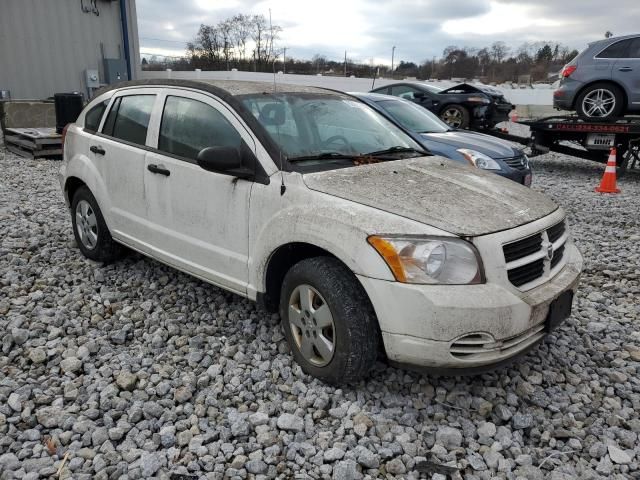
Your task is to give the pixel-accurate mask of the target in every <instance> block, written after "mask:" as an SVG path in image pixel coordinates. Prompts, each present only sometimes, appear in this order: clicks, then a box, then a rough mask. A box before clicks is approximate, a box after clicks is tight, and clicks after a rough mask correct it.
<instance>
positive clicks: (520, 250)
mask: <svg viewBox="0 0 640 480" xmlns="http://www.w3.org/2000/svg"><path fill="white" fill-rule="evenodd" d="M540 245H542V234H541V233H538V234H536V235H532V236H530V237H527V238H523V239H522V240H518V241H517V242H513V243H507V244H506V245H504V246H503V247H502V249H503V251H504V259H505V261H506V262H507V263H508V262H513V261H515V260H518V259H519V258H522V257H526V256H527V255H531V254H532V253H535V252H539V251H540Z"/></svg>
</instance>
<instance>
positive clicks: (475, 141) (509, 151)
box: [420, 130, 522, 158]
mask: <svg viewBox="0 0 640 480" xmlns="http://www.w3.org/2000/svg"><path fill="white" fill-rule="evenodd" d="M420 136H421V137H423V138H425V139H427V140H429V141H432V142H438V143H444V144H446V145H450V146H452V147H455V148H468V149H469V150H475V151H477V152H480V153H484V154H485V155H488V156H489V157H491V158H513V157H514V156H517V155H521V154H522V151H520V150H518V149H516V148H514V147H513V145H511V144H509V143H508V142H506V141H505V140H501V139H499V138H495V137H492V136H490V135H485V134H483V133H474V132H466V131H462V130H457V131H452V132H443V133H421V134H420Z"/></svg>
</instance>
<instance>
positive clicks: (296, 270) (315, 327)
mask: <svg viewBox="0 0 640 480" xmlns="http://www.w3.org/2000/svg"><path fill="white" fill-rule="evenodd" d="M308 292H310V293H311V297H307V298H310V302H309V303H307V306H308V305H309V304H310V305H311V308H309V309H308V310H307V314H308V315H307V316H306V317H305V314H304V310H305V308H304V305H303V300H302V297H303V294H305V293H308ZM295 312H300V313H301V314H300V315H299V316H297V315H295ZM327 312H328V313H329V318H330V320H331V322H332V325H331V326H327V324H328V323H329V322H328V321H327ZM280 318H281V319H282V326H283V330H284V334H285V336H286V338H287V341H288V342H289V346H290V347H291V351H292V353H293V357H294V359H295V361H296V362H297V363H298V364H299V365H300V366H301V367H302V370H303V371H304V372H305V373H307V374H309V375H312V376H314V377H316V378H319V379H321V380H323V381H325V382H328V383H332V384H339V383H345V382H346V383H350V382H356V381H358V380H361V379H362V378H364V377H365V376H366V375H367V373H368V372H369V370H370V369H371V367H372V366H373V365H374V364H375V362H376V359H377V356H378V353H379V345H380V331H379V327H378V320H377V318H376V316H375V313H374V311H373V307H372V305H371V302H370V301H369V298H368V296H367V294H366V292H365V291H364V288H363V287H362V285H360V283H359V282H358V280H357V279H356V278H355V276H354V275H353V273H352V272H351V271H350V270H349V269H348V268H347V267H346V266H345V265H344V264H342V263H341V262H340V261H339V260H337V259H335V258H332V257H315V258H309V259H306V260H302V261H300V262H299V263H297V264H295V265H294V266H293V267H291V269H290V270H289V271H288V272H287V274H286V275H285V278H284V281H283V285H282V292H281V295H280ZM323 326H324V328H322V327H323ZM303 328H304V330H303ZM305 332H306V334H305ZM305 337H306V338H308V339H309V340H307V341H306V342H304V339H305ZM327 341H329V343H331V342H332V343H333V350H332V354H331V355H329V354H328V353H327V352H328V351H329V349H328V348H326V345H328V343H327ZM303 342H304V343H303ZM309 342H311V344H312V348H311V350H309V349H308V348H305V345H307V346H308V345H309ZM316 345H318V346H322V345H325V348H321V349H319V348H318V347H317V346H316ZM303 352H304V353H303Z"/></svg>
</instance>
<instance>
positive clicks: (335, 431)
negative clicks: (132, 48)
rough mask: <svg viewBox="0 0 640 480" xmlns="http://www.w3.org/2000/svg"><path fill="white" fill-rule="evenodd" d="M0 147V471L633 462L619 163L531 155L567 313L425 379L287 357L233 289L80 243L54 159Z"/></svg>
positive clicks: (629, 298)
mask: <svg viewBox="0 0 640 480" xmlns="http://www.w3.org/2000/svg"><path fill="white" fill-rule="evenodd" d="M0 166H1V168H0V242H1V243H0V331H2V332H4V334H3V337H2V347H1V353H0V399H7V402H0V452H3V454H0V472H1V473H0V478H2V479H5V478H7V479H8V478H22V477H23V476H24V475H25V474H28V475H29V476H25V477H24V478H37V477H38V476H40V477H41V478H44V477H49V476H53V475H55V474H56V472H58V470H59V468H60V466H61V464H62V463H63V458H64V459H65V460H64V465H63V467H62V468H61V469H60V478H76V479H83V478H85V479H89V478H146V477H150V476H153V475H159V476H160V477H162V478H169V475H170V474H171V473H181V474H190V475H194V477H193V478H201V477H204V478H222V476H223V475H226V476H228V477H234V476H238V477H240V478H247V477H248V475H250V474H255V475H257V476H259V475H264V476H265V477H264V478H275V477H277V476H283V477H292V476H293V475H294V473H295V474H300V475H301V478H307V477H310V478H331V477H332V476H333V478H341V479H342V478H344V479H347V478H362V477H366V478H379V477H385V476H387V477H388V478H392V477H396V476H397V477H403V476H406V477H407V478H419V477H420V475H422V477H420V478H431V475H432V473H433V472H435V471H436V470H435V469H436V468H437V467H434V466H433V465H434V464H447V465H449V466H452V467H455V470H456V472H459V473H456V472H453V473H452V474H451V476H450V478H460V476H459V475H461V476H462V477H463V478H469V479H473V478H487V479H488V478H526V479H542V478H552V479H554V480H560V479H574V478H581V479H589V478H611V479H616V478H620V479H622V478H640V470H639V468H638V465H639V461H640V442H639V441H638V434H639V433H640V414H639V412H640V380H639V377H638V374H639V373H640V331H639V330H638V321H639V317H640V303H639V302H638V296H639V294H640V253H639V249H638V245H639V243H640V225H639V223H640V222H639V218H638V211H640V182H639V178H638V175H637V174H634V173H631V174H629V175H628V176H627V177H626V178H624V179H623V180H622V181H621V182H620V187H621V189H622V194H620V195H614V196H603V195H600V194H596V193H595V192H594V187H595V186H596V185H597V184H598V182H599V180H600V177H601V175H602V171H603V170H604V166H603V165H600V164H596V163H591V162H588V161H584V160H576V159H572V158H570V157H566V156H563V155H559V154H549V155H546V156H542V157H538V158H536V159H534V160H533V168H534V182H533V188H534V189H537V190H540V191H542V192H544V193H546V194H548V195H550V196H551V197H552V198H553V199H554V200H555V201H556V202H557V203H558V204H560V205H561V206H563V208H565V209H566V210H567V212H568V215H569V217H568V218H569V222H570V224H571V228H572V234H573V237H574V239H575V242H576V244H577V245H578V247H579V248H580V250H581V251H582V253H583V255H584V257H585V269H584V272H583V276H582V282H581V287H580V289H579V290H578V296H577V299H576V300H575V302H574V310H573V314H572V316H571V318H570V319H569V320H568V321H566V322H565V323H564V324H563V325H562V326H561V327H560V328H559V329H558V330H556V331H555V332H554V333H552V334H551V335H549V336H548V337H547V339H546V340H545V341H544V342H543V343H542V344H541V345H540V346H539V347H538V348H536V349H534V350H533V351H532V352H531V353H529V354H527V355H526V356H525V357H523V358H520V359H518V360H516V362H515V363H514V364H513V366H511V367H509V368H505V369H502V370H498V371H496V372H494V373H489V374H485V375H482V376H476V377H465V378H461V377H458V378H447V377H440V378H437V377H433V376H427V375H421V374H417V373H412V372H408V371H404V370H398V369H395V368H391V367H388V366H386V365H385V364H382V363H379V364H378V365H377V367H376V369H375V371H374V373H373V375H372V377H371V378H370V380H369V381H367V382H362V383H360V384H358V385H354V386H344V387H343V388H336V387H332V386H328V385H326V384H323V383H321V382H320V381H318V380H315V379H312V378H311V377H308V376H306V375H304V374H303V373H302V371H301V369H300V367H299V366H297V365H296V364H295V363H294V362H293V360H292V357H291V356H290V354H289V353H288V347H287V344H286V341H285V339H284V336H283V335H282V333H281V331H280V327H279V319H278V317H277V316H271V315H269V314H266V313H264V312H263V311H261V310H259V309H257V307H256V306H255V305H254V304H253V303H251V302H249V301H247V300H244V299H242V298H240V297H238V296H235V295H233V294H230V293H227V292H224V291H222V290H220V289H217V288H215V287H212V286H209V285H208V284H205V283H203V282H200V281H198V280H196V279H194V278H192V277H190V276H188V275H184V274H181V273H179V272H177V271H176V270H173V269H171V268H169V267H167V266H164V265H162V264H161V263H159V262H157V261H154V260H150V259H147V258H145V257H142V256H140V255H138V254H130V255H129V256H128V257H127V258H126V259H125V260H124V261H121V262H118V263H114V264H111V265H104V266H103V265H100V264H97V263H92V262H90V261H89V260H87V259H85V258H84V257H82V255H81V254H80V251H79V250H78V249H77V248H76V246H75V242H74V239H73V235H72V231H71V227H70V221H69V214H68V212H67V210H66V208H65V205H64V202H63V199H62V194H61V192H60V187H59V184H58V182H57V178H56V172H57V169H58V167H59V162H56V161H51V160H43V161H33V160H25V159H22V158H19V157H16V156H14V155H13V154H10V153H6V152H5V150H4V149H1V148H0ZM43 431H44V432H46V433H47V435H49V436H50V438H44V437H43V436H42V432H43ZM419 470H421V471H429V472H430V473H420V472H419ZM122 475H126V476H122ZM121 476H122V477H121ZM184 478H190V477H184ZM433 478H440V479H444V478H445V477H444V476H440V477H437V476H435V477H433Z"/></svg>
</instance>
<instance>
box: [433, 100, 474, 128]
mask: <svg viewBox="0 0 640 480" xmlns="http://www.w3.org/2000/svg"><path fill="white" fill-rule="evenodd" d="M469 118H470V117H469V110H467V109H466V108H465V107H463V106H462V105H447V106H446V107H444V108H443V109H442V110H440V119H441V120H442V121H443V122H444V123H446V124H447V125H449V126H450V127H451V128H460V129H462V128H469Z"/></svg>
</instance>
